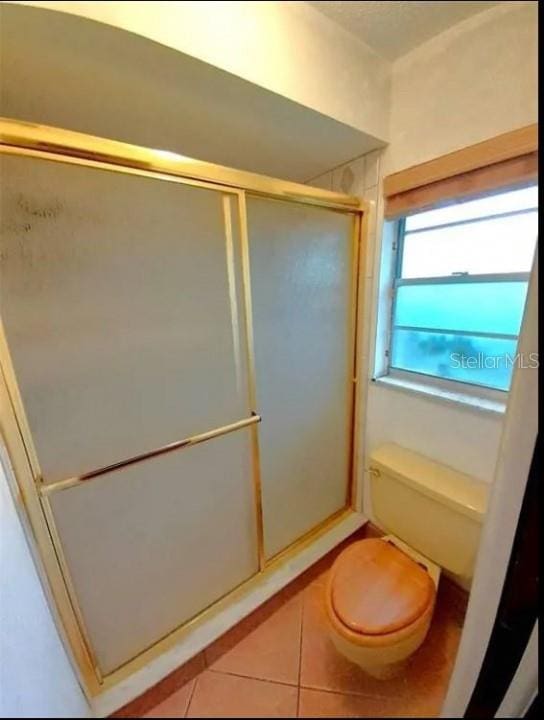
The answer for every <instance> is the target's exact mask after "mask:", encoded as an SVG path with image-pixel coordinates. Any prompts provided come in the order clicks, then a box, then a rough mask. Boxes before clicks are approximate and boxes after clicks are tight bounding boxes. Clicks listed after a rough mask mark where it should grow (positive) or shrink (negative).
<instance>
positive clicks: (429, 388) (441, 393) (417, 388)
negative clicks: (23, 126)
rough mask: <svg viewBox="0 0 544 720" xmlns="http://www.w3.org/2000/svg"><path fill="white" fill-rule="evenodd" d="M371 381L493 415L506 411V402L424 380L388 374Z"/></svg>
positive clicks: (502, 413)
mask: <svg viewBox="0 0 544 720" xmlns="http://www.w3.org/2000/svg"><path fill="white" fill-rule="evenodd" d="M372 382H374V383H375V384H376V385H381V386H383V387H389V388H394V389H396V390H401V391H403V392H408V393H411V394H416V395H424V396H426V397H430V398H433V399H435V400H439V401H441V402H445V403H447V404H452V403H453V404H456V405H462V406H463V407H466V408H470V409H472V410H477V411H478V412H485V413H491V414H493V415H504V413H505V412H506V402H500V401H497V400H490V399H489V398H484V397H479V396H478V395H472V394H468V393H464V392H456V391H454V390H444V389H443V388H438V387H435V386H434V385H431V384H427V383H424V382H417V381H415V380H407V379H405V378H398V377H392V376H390V375H383V376H382V377H378V378H374V379H373V381H372Z"/></svg>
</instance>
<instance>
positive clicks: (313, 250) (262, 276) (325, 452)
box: [248, 197, 355, 558]
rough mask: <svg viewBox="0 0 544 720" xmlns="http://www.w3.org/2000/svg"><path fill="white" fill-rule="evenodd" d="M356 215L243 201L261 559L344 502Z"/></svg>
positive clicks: (266, 201)
mask: <svg viewBox="0 0 544 720" xmlns="http://www.w3.org/2000/svg"><path fill="white" fill-rule="evenodd" d="M354 222H355V220H354V218H353V216H352V215H349V214H346V213H340V212H335V211H333V210H327V209H324V208H317V207H311V206H308V205H302V204H297V203H292V202H283V201H276V200H269V199H264V198H256V197H250V198H249V199H248V230H249V245H250V257H251V282H252V298H253V321H254V332H255V365H256V379H257V403H258V405H259V412H260V413H261V414H262V417H263V421H262V423H261V425H260V426H259V438H260V441H259V442H260V456H261V484H262V496H263V522H264V546H265V555H266V557H267V558H270V557H272V556H273V555H275V554H277V553H278V552H280V551H281V550H283V549H284V548H286V547H287V546H288V545H290V544H291V543H292V542H294V541H295V540H297V539H298V538H300V537H301V536H302V535H304V534H305V533H306V532H308V531H310V530H311V529H312V528H314V527H315V526H317V525H318V524H319V523H321V522H322V521H324V520H326V519H327V518H329V517H330V516H331V515H333V514H334V513H335V512H337V511H338V510H340V509H341V508H343V507H345V505H346V500H347V490H348V474H349V466H350V460H349V456H350V447H351V439H350V427H351V407H352V372H353V371H352V363H353V322H354V312H353V287H352V283H353V261H354V257H353V254H354V240H353V239H354Z"/></svg>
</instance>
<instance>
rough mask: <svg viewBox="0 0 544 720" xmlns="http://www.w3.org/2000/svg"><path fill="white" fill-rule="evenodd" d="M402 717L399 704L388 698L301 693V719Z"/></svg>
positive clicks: (328, 693)
mask: <svg viewBox="0 0 544 720" xmlns="http://www.w3.org/2000/svg"><path fill="white" fill-rule="evenodd" d="M395 716H397V717H400V716H401V714H400V707H399V704H398V703H396V704H395V703H392V702H391V701H390V700H389V699H388V698H369V697H364V696H362V695H346V694H345V693H333V692H323V691H321V690H305V689H301V691H300V705H299V717H308V718H348V717H360V718H377V717H395Z"/></svg>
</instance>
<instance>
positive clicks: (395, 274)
mask: <svg viewBox="0 0 544 720" xmlns="http://www.w3.org/2000/svg"><path fill="white" fill-rule="evenodd" d="M531 184H532V183H531ZM518 187H519V186H518ZM511 189H517V188H514V187H513V188H511ZM507 191H508V190H507V189H506V188H505V189H502V190H501V192H507ZM486 194H487V193H486ZM493 194H495V193H493ZM480 197H481V196H480ZM469 199H473V198H466V200H467V201H468V200H469ZM474 199H476V198H474ZM530 211H531V209H523V210H514V211H509V212H505V213H495V214H490V215H485V216H483V215H482V216H481V217H477V218H470V219H467V220H458V221H453V222H450V223H444V224H441V225H436V226H432V228H428V230H431V229H432V230H437V229H443V228H447V227H453V226H457V225H464V224H468V223H474V222H480V221H485V220H490V219H494V218H499V217H501V218H502V217H509V216H513V215H521V214H525V213H527V212H530ZM405 220H406V218H404V217H403V218H400V219H398V220H395V221H389V222H387V223H386V224H384V228H383V229H384V241H385V239H386V236H389V243H390V246H391V247H390V249H391V251H392V252H391V254H390V256H389V263H390V264H389V263H387V264H388V265H389V267H388V268H387V267H385V268H382V280H385V282H387V281H389V282H388V284H389V287H390V293H389V296H390V297H389V307H388V308H385V307H383V303H382V307H380V308H379V309H378V318H379V317H380V315H382V317H383V313H386V317H387V327H386V328H385V327H383V326H382V332H384V331H385V333H386V337H384V338H383V342H382V343H377V346H376V350H377V351H378V350H379V346H380V345H381V348H383V353H384V359H380V358H378V357H376V371H377V372H376V375H375V377H374V378H373V380H374V381H375V382H378V383H379V384H383V385H389V386H392V387H396V388H399V389H405V390H409V391H411V392H416V393H422V394H429V395H434V396H435V397H438V398H440V399H443V400H446V401H457V402H462V403H464V404H468V405H472V406H474V407H477V408H480V409H483V410H488V411H491V412H499V413H502V412H504V411H505V409H506V403H507V400H508V393H509V391H508V390H500V389H495V388H490V387H486V386H483V385H478V384H476V383H464V382H462V381H459V380H452V379H450V378H441V377H437V376H434V375H427V374H425V373H419V372H416V371H412V370H405V369H400V368H395V367H393V366H392V365H391V347H392V342H393V330H394V329H396V328H399V329H402V328H404V326H395V325H394V324H393V323H394V316H395V300H396V294H397V289H398V287H402V286H403V285H416V284H427V285H428V284H433V283H436V284H444V283H452V284H461V283H469V282H470V283H472V282H515V281H518V282H519V281H525V282H528V281H529V277H530V272H523V273H519V272H513V273H495V274H480V275H470V274H464V273H463V274H461V273H460V274H455V275H450V276H441V277H429V278H424V277H421V278H402V277H401V268H402V254H403V250H404V238H405ZM426 231H427V229H424V230H418V231H417V232H426ZM414 232H415V231H414ZM383 249H384V250H385V249H386V247H385V245H384V248H383ZM384 275H389V278H387V277H386V278H384V277H383V276H384ZM404 329H410V328H404ZM417 329H418V330H422V329H423V330H425V328H417ZM429 331H432V332H444V333H447V334H455V333H453V332H452V331H451V330H447V329H443V330H441V329H440V328H438V329H437V328H430V329H429ZM460 334H463V335H471V334H474V335H476V333H470V332H462V333H461V332H460ZM477 335H478V336H480V337H481V336H484V337H496V338H502V339H514V340H516V341H517V340H518V338H519V335H506V334H501V333H485V332H484V333H477ZM516 351H517V350H516Z"/></svg>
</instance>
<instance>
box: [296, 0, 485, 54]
mask: <svg viewBox="0 0 544 720" xmlns="http://www.w3.org/2000/svg"><path fill="white" fill-rule="evenodd" d="M498 4H499V3H498V2H463V1H462V0H454V2H416V1H414V0H404V1H402V2H396V1H394V0H393V1H389V2H353V1H349V0H348V1H347V2H341V1H335V0H314V1H312V0H310V5H313V6H314V7H315V8H316V9H317V10H319V11H320V12H322V13H323V14H324V15H326V16H327V17H329V18H330V19H331V20H334V22H336V23H338V25H341V26H342V27H343V28H344V29H346V30H348V31H349V32H350V33H352V34H353V35H355V36H357V37H358V38H359V39H360V40H363V41H364V42H365V43H366V44H367V45H369V46H370V47H371V48H372V49H373V50H374V51H375V52H377V53H378V54H379V55H382V56H383V57H386V58H388V59H390V60H395V59H396V58H398V57H400V56H401V55H404V54H405V53H407V52H408V51H409V50H411V49H412V48H415V47H417V46H418V45H420V44H421V43H422V42H425V40H428V39H429V38H431V37H433V36H434V35H438V34H439V33H441V32H442V31H444V30H446V29H447V28H449V27H451V26H452V25H455V23H458V22H460V21H461V20H464V19H465V18H467V17H470V15H475V14H476V13H479V12H482V10H488V9H489V8H491V7H493V6H494V5H498Z"/></svg>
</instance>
